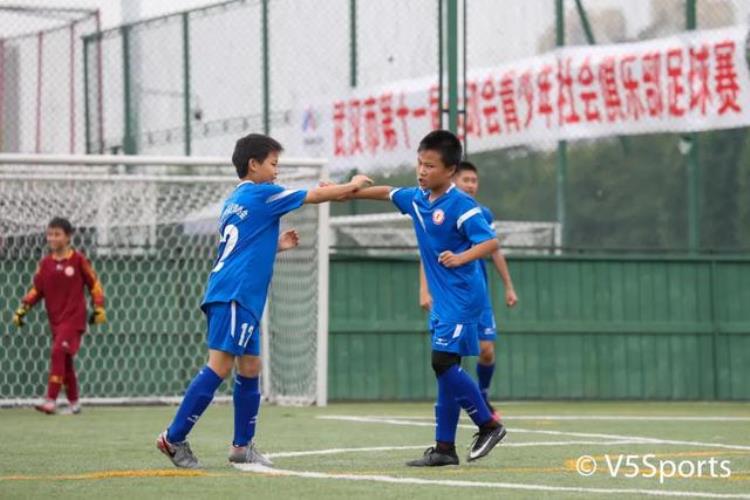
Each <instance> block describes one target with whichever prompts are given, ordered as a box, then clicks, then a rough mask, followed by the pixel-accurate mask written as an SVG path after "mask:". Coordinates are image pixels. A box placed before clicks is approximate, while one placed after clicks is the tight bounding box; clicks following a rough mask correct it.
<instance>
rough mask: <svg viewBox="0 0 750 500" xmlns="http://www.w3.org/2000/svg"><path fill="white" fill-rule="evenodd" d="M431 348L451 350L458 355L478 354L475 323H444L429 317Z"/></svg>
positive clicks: (444, 350) (434, 349)
mask: <svg viewBox="0 0 750 500" xmlns="http://www.w3.org/2000/svg"><path fill="white" fill-rule="evenodd" d="M429 325H430V334H431V335H432V350H433V351H442V352H452V353H454V354H458V355H459V356H478V355H479V337H478V332H477V324H476V323H446V322H443V321H440V320H439V319H438V318H436V317H435V316H431V317H430V323H429Z"/></svg>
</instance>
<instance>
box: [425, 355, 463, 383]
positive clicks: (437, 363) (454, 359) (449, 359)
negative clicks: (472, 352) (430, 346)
mask: <svg viewBox="0 0 750 500" xmlns="http://www.w3.org/2000/svg"><path fill="white" fill-rule="evenodd" d="M460 364H461V356H459V355H458V354H454V353H452V352H442V351H432V369H433V370H434V371H435V376H436V377H439V376H440V375H442V374H443V373H445V372H447V371H448V370H449V369H450V368H451V367H452V366H453V365H460Z"/></svg>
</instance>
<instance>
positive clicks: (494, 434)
mask: <svg viewBox="0 0 750 500" xmlns="http://www.w3.org/2000/svg"><path fill="white" fill-rule="evenodd" d="M497 424H498V425H497V427H493V428H491V429H486V430H480V431H479V432H477V433H476V434H474V442H473V443H472V444H471V450H469V457H468V459H467V460H468V461H469V462H473V461H474V460H479V459H480V458H482V457H484V456H485V455H487V454H488V453H489V452H491V451H492V449H493V448H494V447H495V446H497V444H498V443H499V442H500V441H502V440H503V438H504V437H505V434H506V433H507V432H506V430H505V426H504V425H503V424H501V423H500V422H498V423H497Z"/></svg>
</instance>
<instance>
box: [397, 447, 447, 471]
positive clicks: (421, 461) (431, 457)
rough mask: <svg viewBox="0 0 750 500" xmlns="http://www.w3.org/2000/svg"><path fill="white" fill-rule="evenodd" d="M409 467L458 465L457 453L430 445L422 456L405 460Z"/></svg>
mask: <svg viewBox="0 0 750 500" xmlns="http://www.w3.org/2000/svg"><path fill="white" fill-rule="evenodd" d="M406 465H408V466H409V467H442V466H443V465H458V455H456V452H455V451H449V452H441V451H437V449H435V447H434V446H430V447H429V448H427V449H426V450H425V452H424V455H422V458H418V459H416V460H411V461H409V462H406Z"/></svg>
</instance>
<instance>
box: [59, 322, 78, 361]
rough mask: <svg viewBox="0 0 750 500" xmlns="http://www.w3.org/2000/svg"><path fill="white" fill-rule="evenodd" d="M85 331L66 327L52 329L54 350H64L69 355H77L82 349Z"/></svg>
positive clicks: (60, 326)
mask: <svg viewBox="0 0 750 500" xmlns="http://www.w3.org/2000/svg"><path fill="white" fill-rule="evenodd" d="M81 337H83V331H82V330H79V329H77V328H70V327H66V326H64V325H59V326H56V327H52V349H53V350H54V349H62V350H63V351H65V352H66V353H68V354H76V353H77V352H78V349H79V348H80V347H81Z"/></svg>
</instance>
